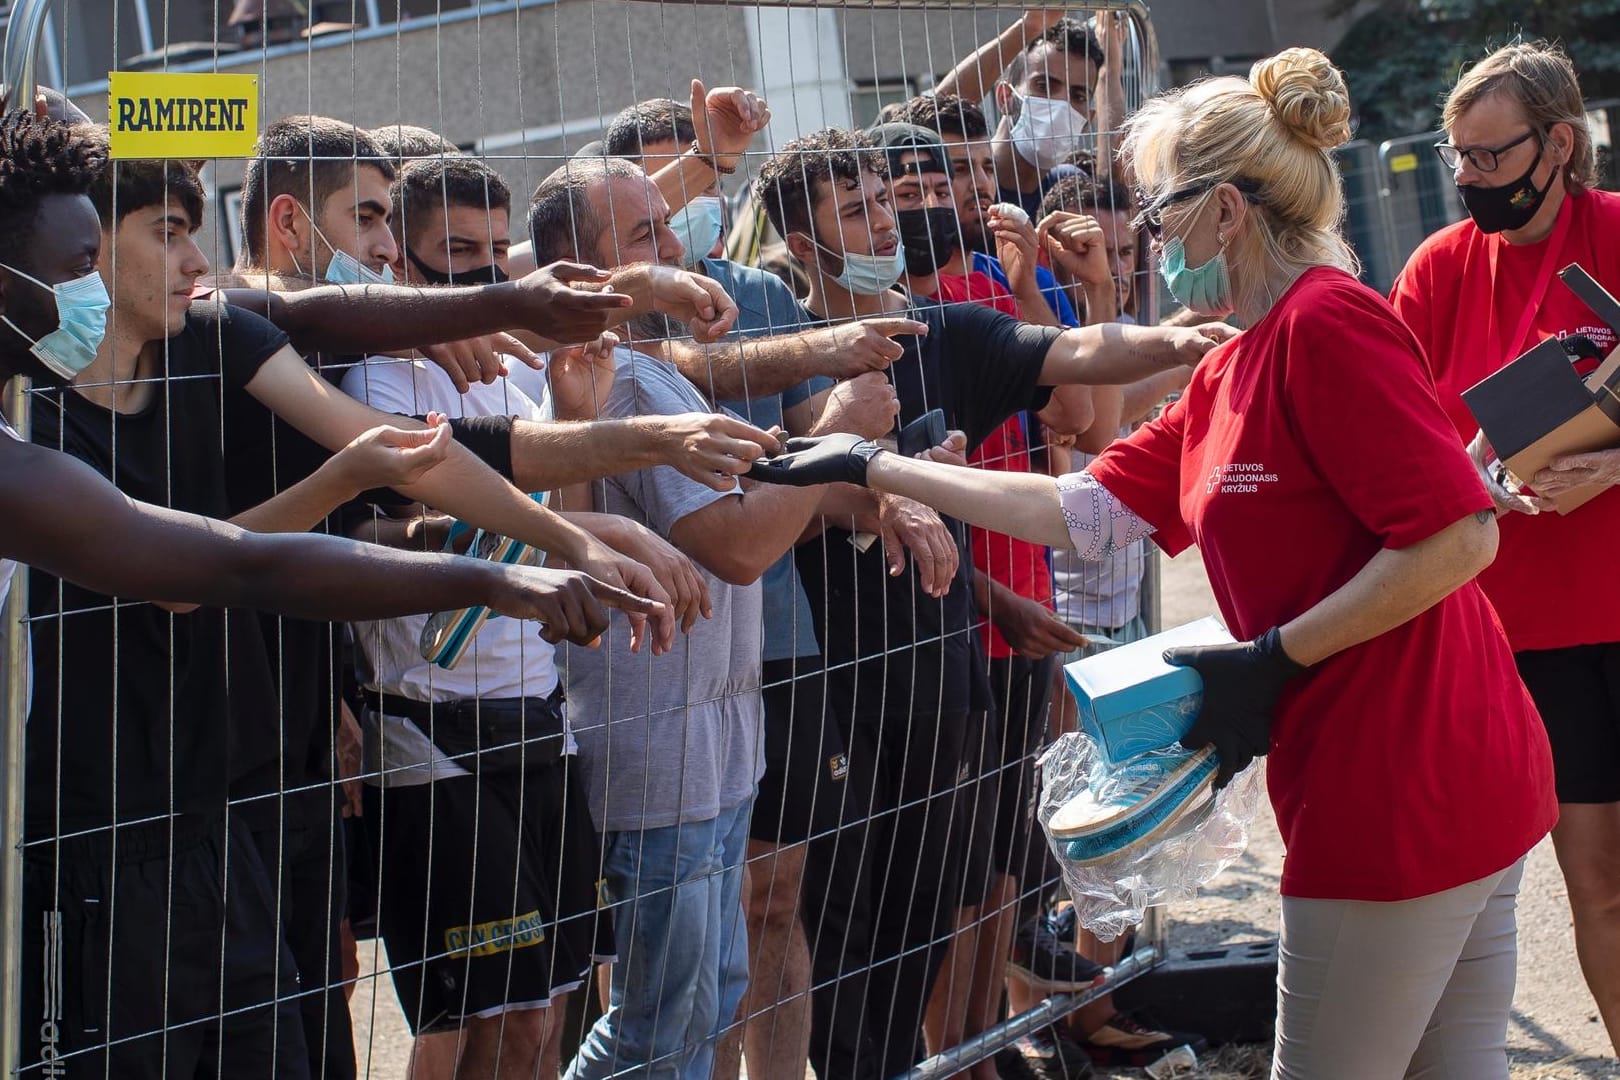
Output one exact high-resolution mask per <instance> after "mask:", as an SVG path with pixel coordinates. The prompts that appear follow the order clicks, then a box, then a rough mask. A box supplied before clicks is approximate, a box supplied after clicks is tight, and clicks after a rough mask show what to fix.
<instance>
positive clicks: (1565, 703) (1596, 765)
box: [1513, 643, 1620, 803]
mask: <svg viewBox="0 0 1620 1080" xmlns="http://www.w3.org/2000/svg"><path fill="white" fill-rule="evenodd" d="M1513 658H1514V660H1516V661H1517V662H1518V665H1519V677H1520V678H1521V679H1523V680H1524V685H1525V686H1527V687H1529V689H1530V696H1531V697H1532V698H1534V699H1535V702H1536V709H1537V710H1538V711H1539V712H1540V713H1541V720H1542V723H1544V724H1546V725H1547V739H1548V741H1549V742H1551V743H1552V753H1553V777H1554V780H1555V782H1556V785H1557V788H1558V801H1559V802H1566V803H1612V802H1620V643H1616V644H1608V645H1574V646H1571V647H1569V648H1567V649H1538V650H1534V651H1530V652H1521V653H1514V654H1513Z"/></svg>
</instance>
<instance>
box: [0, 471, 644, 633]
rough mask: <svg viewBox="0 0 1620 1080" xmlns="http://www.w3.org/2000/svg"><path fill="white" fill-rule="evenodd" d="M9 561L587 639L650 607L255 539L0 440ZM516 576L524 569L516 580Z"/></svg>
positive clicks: (222, 600)
mask: <svg viewBox="0 0 1620 1080" xmlns="http://www.w3.org/2000/svg"><path fill="white" fill-rule="evenodd" d="M0 505H3V506H4V507H5V508H6V511H7V517H8V521H9V524H8V526H7V528H6V529H5V531H4V535H3V536H0V553H3V554H4V555H5V556H6V557H8V558H14V559H17V560H18V561H20V562H23V563H26V564H28V565H30V566H35V567H38V568H39V569H41V570H44V571H47V572H48V573H52V574H56V575H57V576H59V577H63V578H66V579H68V580H70V581H73V582H76V583H77V584H79V585H82V586H84V587H85V588H87V589H92V590H94V591H96V592H101V593H106V594H109V595H117V596H125V597H130V598H132V599H148V600H185V601H191V602H195V603H199V604H207V605H209V606H217V607H251V608H259V609H262V610H265V611H273V612H277V613H279V614H283V615H293V616H298V617H302V618H309V619H343V620H352V619H388V618H396V617H399V616H402V615H410V614H418V613H421V612H427V611H440V610H452V609H455V608H459V607H466V606H469V605H474V604H483V605H486V606H489V607H492V608H494V609H496V610H498V611H500V612H502V613H503V614H507V615H513V616H520V617H525V618H535V619H538V620H540V621H541V622H544V623H546V624H547V636H548V637H550V636H552V635H553V634H556V635H558V636H560V637H566V638H568V639H569V640H578V641H589V640H590V639H591V638H593V637H595V636H596V634H598V633H600V632H601V629H602V627H603V626H605V625H606V618H605V615H603V614H602V613H601V611H600V604H602V603H606V604H609V605H610V606H614V607H623V608H625V609H626V610H629V611H646V610H648V609H649V608H648V602H647V601H644V600H641V599H639V598H637V597H634V596H632V595H631V594H629V593H626V592H623V591H621V590H618V589H613V588H610V587H608V586H606V585H603V584H602V583H601V582H599V581H594V580H593V579H591V578H588V577H586V576H585V575H583V574H574V573H570V572H566V571H549V572H548V571H539V572H536V571H535V570H534V568H531V567H507V566H500V565H497V564H495V563H489V562H485V561H482V560H475V559H463V558H458V557H456V556H448V555H425V554H412V553H408V552H403V551H392V550H389V549H387V548H382V547H376V546H374V545H368V544H359V543H356V542H354V541H350V540H341V539H338V538H336V537H331V536H322V535H316V534H309V533H292V534H277V535H259V534H254V533H249V532H245V531H243V530H242V529H239V528H237V527H236V526H234V525H229V524H226V523H225V522H222V521H214V520H212V519H210V518H204V517H198V516H197V515H195V514H182V513H178V512H176V511H173V510H166V509H163V508H161V507H157V506H152V505H150V504H147V503H139V502H136V501H134V500H133V499H130V498H129V497H128V496H126V495H125V494H123V492H121V491H119V490H118V489H117V488H115V487H113V486H112V485H111V484H110V483H108V482H107V481H106V479H105V478H103V477H102V476H101V475H100V474H99V473H97V472H96V471H95V470H93V469H91V468H90V467H89V466H87V465H85V464H83V463H82V462H79V461H77V460H75V459H73V458H71V457H68V456H67V455H65V454H59V453H56V452H54V451H51V450H46V449H43V448H41V447H36V446H30V445H27V444H25V443H18V442H14V441H11V440H5V441H4V442H3V443H0ZM511 571H520V572H519V573H512V572H511Z"/></svg>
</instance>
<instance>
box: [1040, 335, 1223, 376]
mask: <svg viewBox="0 0 1620 1080" xmlns="http://www.w3.org/2000/svg"><path fill="white" fill-rule="evenodd" d="M1236 334H1237V331H1236V330H1233V329H1232V328H1231V327H1229V326H1226V325H1225V324H1223V323H1211V324H1209V325H1207V326H1200V327H1197V328H1188V327H1170V326H1129V325H1126V324H1124V323H1099V324H1097V325H1095V326H1082V327H1080V328H1078V329H1075V330H1066V331H1064V332H1063V334H1062V336H1060V337H1059V338H1058V339H1057V340H1055V341H1054V342H1052V347H1051V348H1050V349H1048V350H1047V353H1046V363H1045V364H1044V365H1043V366H1042V367H1041V375H1040V383H1041V385H1042V386H1066V385H1068V384H1070V383H1082V384H1085V385H1088V386H1119V385H1122V384H1125V383H1133V382H1136V381H1137V380H1138V379H1145V378H1147V377H1148V376H1150V375H1157V374H1158V373H1159V372H1161V371H1169V370H1171V369H1172V368H1177V367H1193V366H1194V365H1196V364H1197V363H1198V361H1199V360H1201V359H1203V356H1204V354H1205V353H1207V352H1209V350H1211V349H1213V348H1214V347H1215V346H1216V345H1218V344H1220V343H1221V342H1223V341H1226V340H1228V339H1229V338H1231V337H1234V336H1236Z"/></svg>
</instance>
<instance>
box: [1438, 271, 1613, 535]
mask: <svg viewBox="0 0 1620 1080" xmlns="http://www.w3.org/2000/svg"><path fill="white" fill-rule="evenodd" d="M1558 276H1559V277H1560V278H1561V279H1562V280H1563V282H1564V284H1565V285H1567V286H1568V287H1569V288H1570V289H1571V290H1572V291H1573V292H1574V293H1575V295H1577V296H1579V297H1580V298H1581V300H1582V301H1584V302H1585V303H1586V306H1587V307H1589V308H1591V309H1592V311H1593V313H1594V314H1596V315H1597V317H1598V318H1599V319H1601V320H1602V321H1603V322H1605V323H1607V324H1608V325H1609V326H1610V327H1611V328H1613V329H1614V330H1615V331H1616V332H1617V333H1620V302H1617V301H1616V300H1615V299H1614V297H1612V296H1610V295H1609V294H1608V293H1607V292H1606V291H1604V289H1603V287H1602V286H1601V285H1599V284H1598V283H1597V282H1595V281H1593V280H1592V278H1591V276H1590V275H1588V274H1587V273H1586V271H1584V270H1582V269H1581V268H1580V267H1579V266H1576V265H1573V264H1572V265H1570V266H1567V267H1565V268H1564V270H1563V271H1562V272H1561V273H1560V274H1559V275H1558ZM1462 396H1463V402H1464V404H1466V405H1467V406H1468V409H1469V411H1470V412H1472V413H1473V414H1474V419H1476V420H1478V421H1479V426H1480V429H1481V430H1482V431H1484V432H1485V437H1486V438H1487V439H1489V440H1490V442H1491V447H1492V449H1494V450H1495V451H1496V456H1497V458H1498V459H1500V460H1501V461H1502V462H1504V463H1505V464H1506V465H1507V467H1508V470H1509V471H1510V472H1512V474H1513V475H1514V476H1516V477H1518V478H1519V480H1520V481H1521V482H1523V483H1524V484H1526V485H1529V483H1530V478H1531V477H1533V476H1535V474H1536V473H1538V472H1540V471H1541V470H1542V469H1544V468H1546V466H1547V464H1548V462H1550V461H1552V460H1553V459H1554V458H1557V457H1561V456H1563V455H1565V454H1581V453H1586V452H1587V451H1590V450H1612V449H1615V448H1616V447H1620V349H1615V350H1614V351H1613V352H1612V353H1610V354H1609V356H1608V358H1607V359H1606V360H1604V361H1603V363H1602V364H1600V365H1598V368H1597V370H1596V371H1594V372H1592V374H1590V375H1588V376H1587V377H1586V379H1585V380H1582V379H1581V378H1580V376H1578V375H1576V374H1575V368H1574V366H1573V364H1572V363H1571V361H1570V357H1569V354H1568V353H1567V352H1566V351H1565V350H1564V346H1563V343H1562V342H1560V341H1558V340H1557V339H1555V338H1548V339H1547V340H1545V341H1543V342H1542V343H1541V344H1539V345H1537V346H1536V347H1535V348H1533V349H1531V350H1530V351H1529V352H1527V353H1525V354H1524V355H1523V356H1521V357H1519V358H1518V359H1517V360H1515V361H1513V363H1511V364H1508V365H1507V366H1506V367H1504V368H1502V369H1501V370H1500V371H1498V372H1496V373H1495V374H1494V375H1491V376H1489V377H1488V378H1485V379H1482V380H1480V381H1479V382H1478V383H1475V384H1474V385H1473V386H1471V387H1469V388H1468V389H1467V390H1464V391H1463V395H1462ZM1605 490H1606V485H1603V484H1589V485H1587V486H1585V487H1578V488H1571V489H1570V490H1568V491H1565V492H1563V493H1561V494H1559V495H1557V496H1556V497H1554V499H1553V502H1554V504H1555V506H1556V507H1557V510H1558V512H1559V513H1560V514H1568V513H1570V512H1571V511H1573V510H1575V509H1576V508H1577V507H1580V506H1582V505H1584V504H1585V503H1587V502H1589V501H1590V500H1592V499H1593V498H1595V497H1596V496H1598V495H1600V494H1602V493H1603V492H1604V491H1605Z"/></svg>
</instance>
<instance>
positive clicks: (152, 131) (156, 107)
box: [107, 71, 259, 158]
mask: <svg viewBox="0 0 1620 1080" xmlns="http://www.w3.org/2000/svg"><path fill="white" fill-rule="evenodd" d="M107 98H108V100H107V127H108V128H109V129H110V130H111V132H112V140H111V144H112V156H113V157H115V158H228V157H252V156H253V141H254V140H255V139H256V138H258V135H259V77H258V76H257V75H169V74H164V73H162V72H132V71H115V72H113V73H112V74H111V75H109V76H107Z"/></svg>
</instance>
